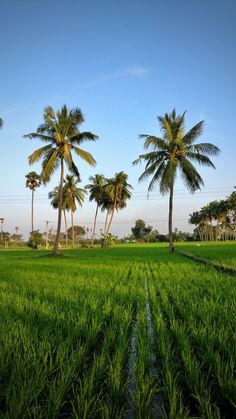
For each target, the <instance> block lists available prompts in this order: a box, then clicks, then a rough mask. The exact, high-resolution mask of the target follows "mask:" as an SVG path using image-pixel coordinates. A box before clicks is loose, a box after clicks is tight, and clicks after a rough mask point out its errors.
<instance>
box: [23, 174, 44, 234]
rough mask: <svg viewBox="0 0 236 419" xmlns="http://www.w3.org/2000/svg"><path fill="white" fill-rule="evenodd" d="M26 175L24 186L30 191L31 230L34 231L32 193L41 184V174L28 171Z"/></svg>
mask: <svg viewBox="0 0 236 419" xmlns="http://www.w3.org/2000/svg"><path fill="white" fill-rule="evenodd" d="M25 177H26V182H25V186H26V188H29V189H30V190H31V192H32V198H31V231H34V193H35V190H36V188H39V186H40V185H41V176H40V175H38V173H36V172H29V173H28V174H27V175H25Z"/></svg>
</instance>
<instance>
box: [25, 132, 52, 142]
mask: <svg viewBox="0 0 236 419" xmlns="http://www.w3.org/2000/svg"><path fill="white" fill-rule="evenodd" d="M23 138H30V139H33V138H37V139H39V140H41V141H46V142H54V138H53V137H51V136H49V135H44V134H40V133H39V132H30V133H29V134H25V135H23Z"/></svg>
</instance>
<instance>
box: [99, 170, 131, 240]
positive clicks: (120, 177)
mask: <svg viewBox="0 0 236 419" xmlns="http://www.w3.org/2000/svg"><path fill="white" fill-rule="evenodd" d="M127 179H128V175H127V174H126V173H124V172H119V173H116V174H115V176H114V177H113V178H110V179H107V182H106V185H105V186H104V190H105V192H106V194H107V196H108V200H109V207H110V220H109V222H108V225H107V228H106V231H105V233H104V234H105V236H106V235H107V234H108V233H109V230H110V228H111V223H112V220H113V216H114V213H115V211H118V210H119V209H122V208H125V207H126V205H127V200H128V199H130V198H131V192H130V189H132V186H131V185H130V184H129V183H128V182H127ZM107 196H106V195H105V198H104V199H105V200H106V199H107Z"/></svg>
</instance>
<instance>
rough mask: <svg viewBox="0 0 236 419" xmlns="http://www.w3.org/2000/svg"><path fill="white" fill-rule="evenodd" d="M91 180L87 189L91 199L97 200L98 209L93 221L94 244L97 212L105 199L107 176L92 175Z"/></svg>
mask: <svg viewBox="0 0 236 419" xmlns="http://www.w3.org/2000/svg"><path fill="white" fill-rule="evenodd" d="M89 180H90V182H91V183H89V184H88V185H86V186H85V189H88V190H89V193H90V195H89V200H90V201H95V202H96V204H97V205H96V211H95V216H94V223H93V232H92V243H91V244H92V245H93V242H94V238H95V229H96V222H97V214H98V209H99V207H101V206H102V205H103V201H104V199H103V198H104V185H105V182H106V180H105V178H104V176H103V175H101V174H96V175H95V176H90V178H89Z"/></svg>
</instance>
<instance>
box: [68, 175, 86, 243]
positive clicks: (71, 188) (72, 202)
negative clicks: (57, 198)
mask: <svg viewBox="0 0 236 419" xmlns="http://www.w3.org/2000/svg"><path fill="white" fill-rule="evenodd" d="M79 182H80V178H77V179H76V178H75V177H74V176H73V175H72V176H70V175H67V176H66V179H65V184H64V187H63V196H65V202H66V206H67V207H68V208H70V212H71V227H72V247H74V244H75V232H74V217H73V214H74V212H75V211H76V203H78V204H79V205H80V206H81V207H82V204H83V202H84V195H85V193H86V190H85V189H82V188H78V186H77V185H78V183H79Z"/></svg>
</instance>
